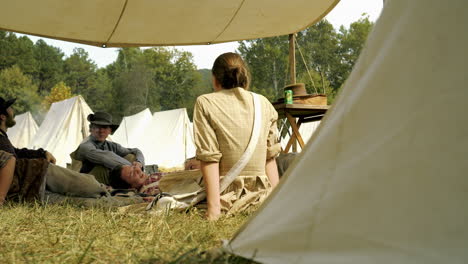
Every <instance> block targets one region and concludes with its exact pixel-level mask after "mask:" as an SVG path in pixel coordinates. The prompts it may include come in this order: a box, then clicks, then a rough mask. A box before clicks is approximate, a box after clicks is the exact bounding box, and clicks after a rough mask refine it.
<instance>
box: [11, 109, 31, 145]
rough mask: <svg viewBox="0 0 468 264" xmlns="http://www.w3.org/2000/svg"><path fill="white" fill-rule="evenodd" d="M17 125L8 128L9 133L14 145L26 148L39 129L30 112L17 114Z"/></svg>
mask: <svg viewBox="0 0 468 264" xmlns="http://www.w3.org/2000/svg"><path fill="white" fill-rule="evenodd" d="M15 120H16V125H15V126H14V127H11V128H9V129H8V131H7V134H8V138H9V139H10V141H11V143H12V144H13V146H15V147H16V148H26V147H28V146H29V143H30V142H31V140H32V139H33V137H34V135H36V132H37V130H38V126H37V124H36V121H34V118H33V117H32V115H31V113H30V112H26V113H23V114H21V115H17V116H15Z"/></svg>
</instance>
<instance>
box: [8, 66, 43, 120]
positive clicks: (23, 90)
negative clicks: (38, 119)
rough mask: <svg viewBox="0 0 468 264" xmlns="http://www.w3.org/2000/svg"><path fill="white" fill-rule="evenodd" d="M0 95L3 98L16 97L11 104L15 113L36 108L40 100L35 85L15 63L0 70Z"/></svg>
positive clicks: (32, 110)
mask: <svg viewBox="0 0 468 264" xmlns="http://www.w3.org/2000/svg"><path fill="white" fill-rule="evenodd" d="M0 96H2V97H3V98H5V99H10V98H17V100H16V102H15V104H14V105H13V109H15V111H16V113H24V112H27V111H31V112H34V111H36V110H38V108H39V104H40V100H41V98H40V96H39V95H38V93H37V86H36V85H34V84H33V82H32V80H31V78H30V77H29V76H28V75H25V74H23V72H22V71H21V69H20V68H19V67H18V66H17V65H15V66H13V67H11V68H6V69H3V70H1V71H0Z"/></svg>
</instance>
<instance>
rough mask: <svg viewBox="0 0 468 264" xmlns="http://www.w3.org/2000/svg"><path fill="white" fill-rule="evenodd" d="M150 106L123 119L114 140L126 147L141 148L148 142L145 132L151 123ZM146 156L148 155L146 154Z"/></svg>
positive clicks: (113, 136) (113, 137)
mask: <svg viewBox="0 0 468 264" xmlns="http://www.w3.org/2000/svg"><path fill="white" fill-rule="evenodd" d="M151 118H152V116H151V112H150V110H149V108H146V109H145V110H143V111H141V112H140V113H137V114H134V115H132V116H126V117H124V118H123V119H122V122H121V123H120V126H119V128H118V129H117V130H116V131H115V133H114V134H113V135H112V140H113V141H114V142H117V143H119V144H120V145H122V146H124V147H126V148H140V149H141V147H142V146H143V145H144V144H146V142H145V140H144V139H143V133H144V131H145V130H146V128H147V127H148V126H149V125H150V123H151ZM145 156H146V155H145Z"/></svg>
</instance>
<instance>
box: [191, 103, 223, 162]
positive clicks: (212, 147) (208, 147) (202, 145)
mask: <svg viewBox="0 0 468 264" xmlns="http://www.w3.org/2000/svg"><path fill="white" fill-rule="evenodd" d="M204 100H205V99H204V98H203V97H198V98H197V101H196V102H195V107H194V110H193V132H194V139H195V146H196V147H197V152H196V157H197V159H198V160H201V161H205V162H219V161H220V160H221V157H222V154H221V151H220V150H219V144H218V139H217V137H216V133H215V130H214V129H213V126H212V124H211V123H210V120H209V116H208V115H207V112H206V111H205V109H204V107H203V101H204Z"/></svg>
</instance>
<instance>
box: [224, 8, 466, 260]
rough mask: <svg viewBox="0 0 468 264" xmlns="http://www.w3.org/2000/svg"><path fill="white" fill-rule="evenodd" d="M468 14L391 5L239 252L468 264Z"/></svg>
mask: <svg viewBox="0 0 468 264" xmlns="http://www.w3.org/2000/svg"><path fill="white" fill-rule="evenodd" d="M467 10H468V4H467V2H466V1H465V0H453V1H450V2H442V1H438V0H413V1H407V0H392V1H386V2H385V6H384V9H383V12H382V15H381V16H380V18H379V20H378V21H377V23H376V24H375V26H374V29H373V31H372V32H371V34H370V35H369V37H368V40H367V43H366V46H365V48H364V49H363V51H362V53H361V56H360V58H359V60H358V62H357V64H356V65H355V67H354V69H353V72H352V73H351V75H350V77H349V78H348V80H347V81H346V84H345V86H344V87H343V90H342V91H341V92H340V94H339V96H338V98H337V100H336V101H335V103H334V106H333V108H332V109H331V110H330V111H329V112H328V113H327V115H326V117H325V119H324V120H323V121H322V124H321V126H320V128H319V129H318V130H317V131H316V133H315V134H314V136H313V138H312V139H311V142H310V144H308V145H307V147H306V148H305V150H304V151H303V152H302V153H301V155H300V158H299V159H297V160H296V162H295V164H293V166H292V167H291V168H290V169H289V170H288V171H287V172H286V174H285V176H284V177H283V179H282V182H281V183H280V185H279V186H278V187H277V189H276V190H275V191H274V192H273V193H272V195H271V196H270V197H269V199H268V200H267V201H266V202H265V203H264V204H263V206H262V208H260V210H259V211H258V212H257V213H256V215H255V216H254V217H253V218H252V219H251V220H250V221H249V222H247V223H246V224H245V225H244V226H243V227H242V228H241V230H240V232H239V233H238V234H237V235H236V236H235V237H234V238H233V240H232V241H231V242H230V243H229V245H228V248H230V249H231V250H232V251H233V252H234V253H237V254H239V255H242V256H245V257H249V258H251V257H253V258H254V259H255V260H257V261H259V262H261V263H297V264H299V263H328V264H330V263H341V264H343V263H353V264H356V263H360V264H367V263H467V260H468V250H467V248H468V224H467V222H468V210H467V201H468V177H467V174H468V162H467V161H466V160H467V157H468V122H467V117H466V113H467V112H468V104H467V103H466V100H467V98H468V89H467V83H468V77H467V74H466V69H467V68H468V49H467V47H468V34H466V25H468V16H467ZM463 32H465V33H463Z"/></svg>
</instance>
